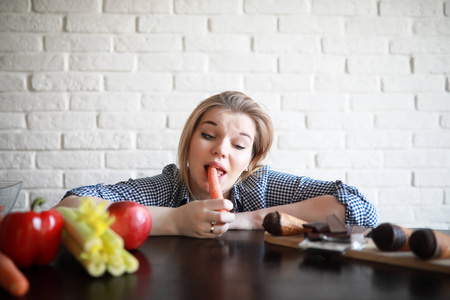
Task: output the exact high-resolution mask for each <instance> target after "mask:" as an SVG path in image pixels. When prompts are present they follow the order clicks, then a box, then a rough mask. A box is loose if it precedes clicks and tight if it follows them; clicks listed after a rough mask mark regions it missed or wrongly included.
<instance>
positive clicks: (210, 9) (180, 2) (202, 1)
mask: <svg viewBox="0 0 450 300" xmlns="http://www.w3.org/2000/svg"><path fill="white" fill-rule="evenodd" d="M174 8H175V9H174V10H175V13H177V14H235V13H240V12H241V11H242V9H241V2H240V1H239V0H198V1H195V3H193V2H192V1H191V0H175V1H174Z"/></svg>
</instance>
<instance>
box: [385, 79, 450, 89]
mask: <svg viewBox="0 0 450 300" xmlns="http://www.w3.org/2000/svg"><path fill="white" fill-rule="evenodd" d="M381 83H382V90H383V91H384V92H409V93H411V92H444V91H445V84H446V82H445V76H441V75H385V76H382V77H381Z"/></svg>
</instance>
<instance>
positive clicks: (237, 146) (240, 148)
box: [235, 145, 245, 150]
mask: <svg viewBox="0 0 450 300" xmlns="http://www.w3.org/2000/svg"><path fill="white" fill-rule="evenodd" d="M235 147H236V149H238V150H244V149H245V147H244V146H241V145H235Z"/></svg>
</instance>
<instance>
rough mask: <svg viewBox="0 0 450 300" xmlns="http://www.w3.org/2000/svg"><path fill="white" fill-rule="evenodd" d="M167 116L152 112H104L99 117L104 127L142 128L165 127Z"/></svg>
mask: <svg viewBox="0 0 450 300" xmlns="http://www.w3.org/2000/svg"><path fill="white" fill-rule="evenodd" d="M165 121H166V118H165V116H164V115H163V114H161V113H152V112H134V113H131V112H104V113H101V114H100V116H99V118H98V126H99V128H102V129H120V130H141V129H156V128H164V127H165V124H166V122H165Z"/></svg>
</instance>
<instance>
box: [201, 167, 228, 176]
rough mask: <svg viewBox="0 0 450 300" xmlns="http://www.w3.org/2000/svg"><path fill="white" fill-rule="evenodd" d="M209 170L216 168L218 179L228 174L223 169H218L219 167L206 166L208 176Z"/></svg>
mask: <svg viewBox="0 0 450 300" xmlns="http://www.w3.org/2000/svg"><path fill="white" fill-rule="evenodd" d="M209 168H216V170H217V176H218V177H222V176H223V175H225V174H226V173H227V172H226V171H225V170H223V169H222V168H220V167H218V166H213V165H206V166H205V171H206V174H208V169H209Z"/></svg>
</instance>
